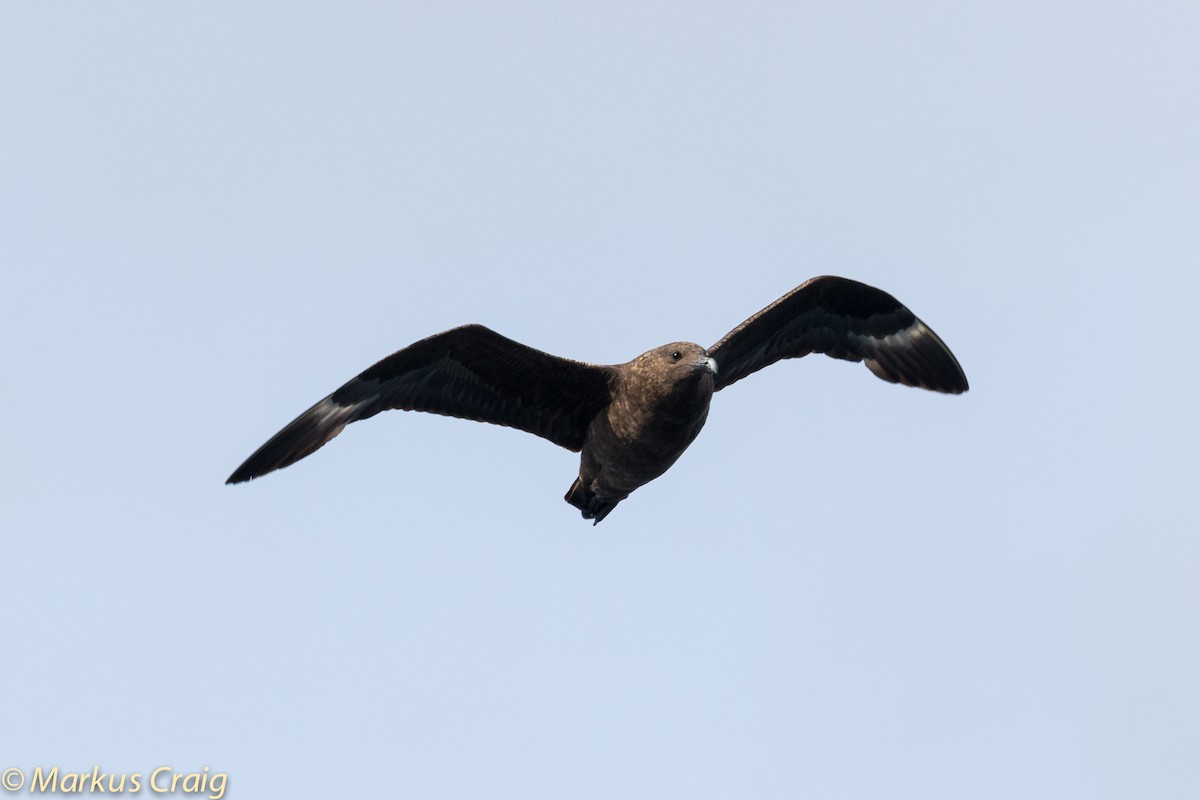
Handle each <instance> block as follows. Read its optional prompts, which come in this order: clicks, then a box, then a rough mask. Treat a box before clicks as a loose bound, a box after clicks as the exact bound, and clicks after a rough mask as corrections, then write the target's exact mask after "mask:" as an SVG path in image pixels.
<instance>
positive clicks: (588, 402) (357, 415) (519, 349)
mask: <svg viewBox="0 0 1200 800" xmlns="http://www.w3.org/2000/svg"><path fill="white" fill-rule="evenodd" d="M615 375H616V373H615V371H614V370H613V369H612V368H611V367H606V366H599V365H595V364H585V363H583V362H580V361H571V360H570V359H565V358H559V357H558V356H553V355H550V354H549V353H544V352H542V351H540V350H535V349H533V348H532V347H526V346H525V345H523V344H521V343H519V342H515V341H513V340H512V339H508V338H506V337H504V336H501V335H500V334H498V333H496V332H494V331H492V330H489V329H488V328H485V327H483V326H482V325H464V326H462V327H459V328H453V329H451V330H448V331H445V332H443V333H439V334H436V335H434V336H430V337H429V338H427V339H422V340H421V341H419V342H417V343H415V344H413V345H410V346H409V347H406V348H404V349H403V350H400V351H397V352H395V353H393V354H392V355H390V356H388V357H387V358H385V359H383V360H382V361H380V362H379V363H377V364H375V365H374V366H372V367H370V368H369V369H367V370H365V371H364V372H362V373H361V374H360V375H358V376H357V377H355V378H354V379H352V380H351V381H350V382H348V383H347V384H345V385H344V386H342V387H341V388H340V389H338V390H337V391H335V392H334V393H333V394H331V395H329V396H328V397H326V398H324V399H323V400H321V401H320V402H319V403H317V404H316V405H314V406H313V407H312V408H310V409H309V410H308V411H305V412H304V413H303V414H301V415H300V416H299V417H297V418H296V419H295V420H293V421H292V423H291V424H290V425H288V426H287V427H286V428H284V429H283V430H281V431H280V432H279V433H277V434H275V436H273V437H272V438H271V439H270V440H269V441H268V442H267V443H266V444H264V445H263V446H262V447H260V448H259V449H258V450H257V451H255V453H254V454H253V455H252V456H250V458H248V459H246V462H245V463H244V464H242V465H241V466H240V467H238V468H237V470H236V471H235V472H234V473H233V474H232V475H230V476H229V480H227V481H226V483H240V482H242V481H248V480H250V479H252V478H258V477H261V476H263V475H266V474H267V473H268V472H273V471H274V470H277V469H281V468H282V467H286V466H288V465H289V464H293V463H295V462H296V461H299V460H300V459H302V458H304V457H305V456H307V455H309V454H310V453H312V452H313V451H315V450H317V449H318V448H320V447H321V446H322V445H324V444H325V443H326V442H328V441H329V440H330V439H332V438H333V437H335V436H337V435H338V434H339V433H341V432H342V429H343V428H345V427H346V426H347V425H349V424H350V423H351V422H356V421H358V420H361V419H367V418H368V417H373V416H375V415H376V414H378V413H380V412H381V411H386V410H389V409H403V410H405V411H428V412H431V413H434V414H443V415H446V416H451V417H460V418H462V419H470V420H476V421H479V422H490V423H493V424H496V425H506V426H508V427H511V428H517V429H519V430H523V431H528V432H529V433H532V434H535V435H537V436H541V437H542V438H544V439H548V440H550V441H551V442H554V443H555V444H557V445H559V446H561V447H565V448H567V449H568V450H575V451H578V450H579V449H580V448H582V447H583V440H584V436H585V435H586V433H587V428H588V424H589V423H590V422H591V420H592V418H593V417H594V416H595V415H596V414H597V413H598V412H599V411H600V409H602V408H604V407H605V406H606V405H607V404H608V403H609V401H610V399H611V383H610V382H611V380H613V378H614V377H615Z"/></svg>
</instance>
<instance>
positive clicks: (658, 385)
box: [227, 276, 967, 522]
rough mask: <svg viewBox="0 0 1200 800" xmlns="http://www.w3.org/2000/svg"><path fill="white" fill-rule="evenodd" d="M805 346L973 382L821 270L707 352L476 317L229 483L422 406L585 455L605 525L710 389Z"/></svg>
mask: <svg viewBox="0 0 1200 800" xmlns="http://www.w3.org/2000/svg"><path fill="white" fill-rule="evenodd" d="M809 353H824V354H825V355H828V356H832V357H833V358H840V359H844V360H846V361H862V362H864V363H865V364H866V365H867V367H868V368H869V369H870V370H871V372H873V373H874V374H875V375H877V376H878V377H880V378H882V379H883V380H885V381H889V382H891V383H902V384H905V385H908V386H916V387H920V388H923V389H929V390H932V391H936V392H945V393H949V394H958V393H960V392H965V391H966V390H967V378H966V376H965V375H964V374H963V371H962V368H961V367H959V365H958V361H957V360H956V359H955V358H954V355H953V354H952V353H951V352H950V350H949V348H947V347H946V345H945V344H944V343H943V342H942V340H941V339H939V338H938V336H937V334H935V333H934V332H933V331H932V330H931V329H930V328H929V327H928V326H927V325H925V323H923V322H922V321H921V320H919V319H917V317H916V316H915V315H914V314H913V313H912V312H911V311H909V310H908V309H907V308H905V307H904V306H903V305H902V304H901V303H900V302H899V301H898V300H896V298H894V297H892V296H891V295H890V294H887V293H886V292H883V291H880V290H879V289H876V288H874V287H872V286H867V285H866V284H862V283H858V282H857V281H851V280H847V279H845V278H835V277H828V276H826V277H821V278H813V279H812V280H810V281H807V282H805V283H804V284H802V285H800V286H799V287H797V288H796V289H794V290H793V291H791V292H789V293H788V294H786V295H784V296H783V297H781V298H779V299H778V300H776V301H775V302H774V303H772V304H771V305H769V306H767V307H766V308H764V309H763V310H762V311H760V312H758V313H757V314H755V315H754V316H752V317H751V318H750V319H748V320H746V321H745V322H743V323H742V324H741V325H739V326H738V327H736V328H734V329H733V330H732V331H730V332H729V333H728V334H727V335H726V336H725V338H723V339H721V341H719V342H717V343H716V344H714V345H713V346H712V347H710V348H708V349H707V350H705V349H704V348H703V347H701V346H700V345H698V344H692V343H690V342H676V343H674V344H669V345H663V346H662V347H658V348H655V349H654V350H650V351H647V352H646V353H643V354H642V355H640V356H638V357H637V358H635V359H633V360H632V361H630V362H628V363H625V364H618V365H611V366H610V365H603V364H586V363H583V362H580V361H572V360H570V359H566V358H560V357H558V356H553V355H550V354H549V353H544V352H542V351H540V350H535V349H533V348H532V347H527V346H526V345H523V344H521V343H519V342H514V341H513V340H511V339H507V338H505V337H503V336H501V335H500V334H498V333H495V332H494V331H491V330H488V329H487V328H485V327H483V326H481V325H464V326H463V327H461V328H452V329H451V330H448V331H444V332H442V333H439V334H436V335H434V336H430V337H429V338H427V339H422V340H421V341H419V342H416V343H414V344H412V345H409V346H408V347H406V348H404V349H403V350H399V351H397V352H395V353H393V354H392V355H390V356H388V357H387V358H385V359H383V360H382V361H380V362H379V363H378V364H375V365H374V366H372V367H370V368H369V369H367V370H365V371H363V372H362V373H361V374H359V375H358V376H357V377H355V378H353V379H352V380H350V381H349V382H348V383H346V384H345V385H344V386H342V387H341V388H340V389H338V390H337V391H335V392H334V393H333V394H331V395H329V396H328V397H326V398H325V399H323V400H321V401H320V402H319V403H317V404H316V405H314V406H313V407H312V408H310V409H309V410H308V411H306V412H304V413H303V414H301V415H300V416H299V417H297V418H296V419H295V420H293V421H292V423H291V424H290V425H288V426H287V427H285V428H284V429H283V430H281V431H280V432H279V433H277V434H275V436H273V437H271V439H270V440H268V441H267V443H266V444H264V445H263V446H262V447H260V448H259V449H258V450H257V451H255V452H254V454H253V455H251V456H250V458H248V459H246V461H245V462H244V463H243V464H242V465H241V466H240V467H238V468H237V470H235V471H234V473H233V474H232V475H230V476H229V480H228V481H227V483H240V482H242V481H248V480H251V479H253V478H257V477H261V476H262V475H265V474H267V473H268V472H272V471H273V470H277V469H280V468H282V467H286V466H288V465H289V464H292V463H294V462H296V461H299V460H300V459H302V458H304V457H305V456H307V455H309V454H310V453H312V452H313V451H315V450H317V449H318V448H320V447H321V446H323V445H324V444H325V443H326V442H328V441H329V440H330V439H332V438H333V437H335V436H337V435H338V434H339V433H341V431H342V429H343V428H345V427H346V426H347V425H348V424H350V423H351V422H355V421H358V420H363V419H367V418H369V417H372V416H374V415H376V414H378V413H379V412H381V411H386V410H388V409H404V410H406V411H428V412H431V413H434V414H445V415H447V416H452V417H461V418H463V419H472V420H477V421H480V422H491V423H494V424H497V425H507V426H509V427H512V428H518V429H520V430H523V431H528V432H529V433H532V434H535V435H537V436H541V437H542V438H544V439H548V440H549V441H551V442H554V443H555V444H557V445H559V446H561V447H565V448H567V449H568V450H573V451H575V452H578V453H580V459H579V477H578V478H577V479H576V480H575V482H574V483H573V484H572V486H571V488H570V490H569V491H568V492H567V495H566V500H567V502H568V503H570V504H571V505H573V506H575V507H576V508H578V509H579V510H580V511H581V512H582V513H583V516H584V518H585V519H591V520H594V522H599V521H600V520H602V519H604V517H605V516H606V515H607V514H608V513H609V512H611V511H612V509H613V508H614V507H615V506H616V505H617V503H619V502H621V501H622V500H624V499H625V498H626V497H628V496H629V494H630V493H631V492H633V491H634V490H635V489H637V488H638V487H639V486H643V485H645V484H646V483H649V482H650V481H652V480H654V479H655V478H657V477H659V476H660V475H662V474H663V473H664V472H666V471H667V470H668V469H669V468H670V467H671V465H672V464H674V463H675V461H676V460H677V459H678V458H679V456H680V455H682V454H683V451H684V450H686V449H687V448H688V446H689V445H690V444H691V443H692V441H693V440H695V438H696V436H697V434H699V433H700V429H701V428H703V427H704V423H705V420H707V419H708V409H709V403H710V402H711V400H712V396H713V393H714V392H717V391H720V390H721V389H724V388H726V387H728V386H730V385H732V384H734V383H736V382H737V381H739V380H741V379H742V378H745V377H746V376H748V375H750V374H752V373H754V372H757V371H758V370H760V369H762V368H764V367H766V366H769V365H771V364H773V363H775V362H776V361H779V360H780V359H785V358H800V357H802V356H805V355H808V354H809Z"/></svg>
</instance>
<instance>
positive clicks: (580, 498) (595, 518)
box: [563, 478, 621, 526]
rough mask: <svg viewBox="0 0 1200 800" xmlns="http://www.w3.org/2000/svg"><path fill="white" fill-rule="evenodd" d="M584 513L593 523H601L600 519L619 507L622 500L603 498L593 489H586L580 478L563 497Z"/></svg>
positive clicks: (584, 516) (585, 517)
mask: <svg viewBox="0 0 1200 800" xmlns="http://www.w3.org/2000/svg"><path fill="white" fill-rule="evenodd" d="M563 499H564V500H566V501H567V502H568V503H570V504H571V505H573V506H575V507H576V508H578V509H579V510H580V511H581V512H582V513H583V518H584V519H590V520H592V525H593V526H595V525H599V524H600V520H602V519H604V518H605V517H607V516H608V512H610V511H612V510H613V509H614V508H616V507H617V503H619V502H621V501H620V500H611V501H609V500H601V499H600V498H599V497H597V496H596V493H595V492H593V491H592V490H591V489H586V488H584V486H583V482H582V481H580V479H579V478H576V479H575V482H574V483H572V484H571V488H570V489H568V490H567V494H566V496H565V497H564V498H563Z"/></svg>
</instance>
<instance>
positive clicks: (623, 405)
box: [565, 342, 716, 524]
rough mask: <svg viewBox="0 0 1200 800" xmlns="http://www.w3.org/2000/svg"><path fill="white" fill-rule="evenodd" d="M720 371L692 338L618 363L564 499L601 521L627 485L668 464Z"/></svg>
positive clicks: (694, 431) (686, 439)
mask: <svg viewBox="0 0 1200 800" xmlns="http://www.w3.org/2000/svg"><path fill="white" fill-rule="evenodd" d="M715 374H716V362H715V361H713V360H712V359H711V358H709V357H708V354H707V353H706V352H705V351H704V348H703V347H701V346H700V345H698V344H692V343H690V342H676V343H674V344H668V345H664V346H662V347H659V348H656V349H654V350H651V351H649V352H647V353H643V354H642V355H640V356H638V357H637V358H635V359H634V360H633V361H630V362H629V363H628V364H623V365H621V369H620V377H619V379H617V380H614V384H615V385H614V387H613V391H612V401H611V402H610V403H609V404H608V408H606V409H605V410H604V411H602V412H600V413H599V414H597V415H596V416H595V418H594V419H593V420H592V422H591V424H590V425H588V431H587V438H586V439H584V442H583V450H582V451H581V453H580V458H579V477H578V478H576V479H575V483H573V484H572V485H571V488H570V490H568V491H567V495H566V498H565V499H566V501H567V502H568V503H570V504H571V505H573V506H575V507H576V508H578V509H579V510H580V511H582V512H583V516H584V518H585V519H591V520H594V521H595V523H598V522H600V520H602V519H604V517H605V516H606V515H607V514H608V512H610V511H612V509H613V508H615V507H616V505H617V503H619V502H621V501H622V500H624V499H625V498H626V497H628V496H629V494H630V492H632V491H633V490H634V489H637V488H638V487H639V486H643V485H645V484H647V483H649V482H650V481H652V480H654V479H655V478H657V477H658V476H659V475H662V474H663V473H664V472H666V471H667V470H668V469H670V468H671V465H672V464H674V463H675V462H676V461H677V460H678V459H679V457H680V456H681V455H683V451H684V450H686V449H687V448H688V445H690V444H691V443H692V442H693V441H695V439H696V436H698V435H699V433H700V429H701V428H703V427H704V421H705V420H706V419H708V407H709V404H710V403H711V402H712V396H713V376H714V375H715ZM595 523H593V524H595Z"/></svg>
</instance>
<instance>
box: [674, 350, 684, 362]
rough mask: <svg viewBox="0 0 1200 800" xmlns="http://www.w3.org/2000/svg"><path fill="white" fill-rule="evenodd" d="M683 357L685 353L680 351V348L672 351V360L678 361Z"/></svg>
mask: <svg viewBox="0 0 1200 800" xmlns="http://www.w3.org/2000/svg"><path fill="white" fill-rule="evenodd" d="M681 358H683V353H681V352H679V351H678V350H676V351H675V352H673V353H671V360H672V361H678V360H679V359H681Z"/></svg>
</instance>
